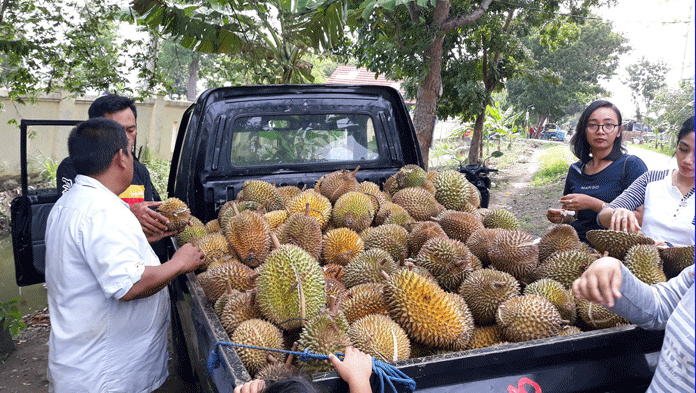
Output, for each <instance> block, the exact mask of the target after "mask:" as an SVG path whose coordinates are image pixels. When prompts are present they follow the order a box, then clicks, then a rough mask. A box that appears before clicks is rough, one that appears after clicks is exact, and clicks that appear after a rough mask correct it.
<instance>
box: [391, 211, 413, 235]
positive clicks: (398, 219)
mask: <svg viewBox="0 0 696 393" xmlns="http://www.w3.org/2000/svg"><path fill="white" fill-rule="evenodd" d="M414 223H416V220H414V219H413V217H411V216H410V215H409V214H408V212H406V211H403V212H397V213H394V214H391V215H389V217H387V219H386V220H384V224H397V225H401V226H402V227H404V228H405V229H406V231H408V229H409V228H410V227H411V224H414Z"/></svg>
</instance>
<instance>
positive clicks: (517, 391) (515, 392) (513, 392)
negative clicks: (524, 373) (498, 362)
mask: <svg viewBox="0 0 696 393" xmlns="http://www.w3.org/2000/svg"><path fill="white" fill-rule="evenodd" d="M527 386H531V387H532V388H533V389H534V391H533V392H532V393H542V392H541V386H539V384H538V383H536V382H534V381H532V380H531V379H529V378H527V377H522V378H520V380H519V381H517V387H514V386H512V385H508V393H528V392H527Z"/></svg>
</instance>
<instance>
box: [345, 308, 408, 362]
mask: <svg viewBox="0 0 696 393" xmlns="http://www.w3.org/2000/svg"><path fill="white" fill-rule="evenodd" d="M348 335H349V336H350V340H351V342H352V343H353V346H355V348H357V349H359V350H361V351H363V352H365V353H367V354H368V355H372V356H374V357H375V358H377V359H379V360H381V361H383V362H396V361H398V360H405V359H408V358H409V357H410V356H411V341H410V340H409V339H408V336H407V335H406V332H405V331H404V329H402V328H401V326H399V325H398V324H397V323H396V322H394V321H393V320H392V319H391V318H389V317H388V316H386V315H378V314H372V315H368V316H365V317H363V318H360V319H358V320H357V321H355V322H353V323H352V324H351V325H350V328H349V329H348Z"/></svg>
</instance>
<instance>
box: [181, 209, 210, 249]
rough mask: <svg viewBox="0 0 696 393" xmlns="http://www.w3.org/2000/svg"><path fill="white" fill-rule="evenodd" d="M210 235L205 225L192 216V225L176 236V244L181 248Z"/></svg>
mask: <svg viewBox="0 0 696 393" xmlns="http://www.w3.org/2000/svg"><path fill="white" fill-rule="evenodd" d="M207 234H208V230H207V229H205V225H204V224H203V223H202V222H201V220H199V219H197V218H196V217H194V216H191V225H187V226H186V227H185V228H184V230H183V231H181V232H180V233H178V234H177V235H175V236H174V239H175V240H176V244H177V245H178V246H179V247H181V246H183V245H184V244H186V243H192V242H193V241H194V240H195V239H198V238H201V237H203V236H205V235H207Z"/></svg>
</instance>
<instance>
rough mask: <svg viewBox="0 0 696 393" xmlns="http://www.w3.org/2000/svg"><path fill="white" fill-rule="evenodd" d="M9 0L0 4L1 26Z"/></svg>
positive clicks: (4, 0)
mask: <svg viewBox="0 0 696 393" xmlns="http://www.w3.org/2000/svg"><path fill="white" fill-rule="evenodd" d="M10 1H11V0H3V2H2V7H0V25H2V20H3V19H4V17H5V10H7V7H8V6H9V5H10Z"/></svg>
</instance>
